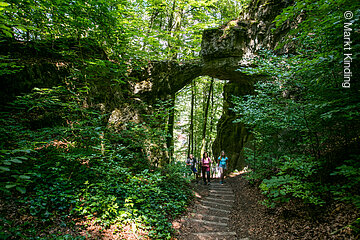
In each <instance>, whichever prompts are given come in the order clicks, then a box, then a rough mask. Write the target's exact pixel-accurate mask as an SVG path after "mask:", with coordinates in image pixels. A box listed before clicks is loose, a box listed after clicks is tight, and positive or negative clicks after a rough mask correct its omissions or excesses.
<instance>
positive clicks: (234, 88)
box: [201, 0, 291, 170]
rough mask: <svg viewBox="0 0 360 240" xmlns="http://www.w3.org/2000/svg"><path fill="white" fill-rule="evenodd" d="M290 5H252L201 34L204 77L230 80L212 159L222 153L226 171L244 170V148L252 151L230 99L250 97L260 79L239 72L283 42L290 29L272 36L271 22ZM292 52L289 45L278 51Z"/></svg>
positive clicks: (263, 0)
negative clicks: (231, 19)
mask: <svg viewBox="0 0 360 240" xmlns="http://www.w3.org/2000/svg"><path fill="white" fill-rule="evenodd" d="M288 5H289V1H271V0H260V1H252V3H251V4H250V7H249V11H248V12H246V13H245V14H243V15H242V16H241V17H240V18H239V19H236V20H233V21H230V22H228V23H227V24H225V25H224V26H222V27H220V28H218V29H209V30H205V31H204V32H203V38H202V44H201V47H202V49H201V56H202V59H203V62H204V67H203V75H209V76H212V77H216V78H219V79H223V80H229V81H228V82H227V83H226V84H225V86H224V113H223V115H222V117H221V119H220V120H219V123H218V126H217V137H216V139H215V141H214V144H213V153H214V154H215V157H217V156H219V154H220V152H221V150H224V151H225V152H226V153H227V155H228V157H229V169H230V170H234V169H239V170H240V169H242V168H243V167H244V166H245V161H244V160H245V159H244V147H250V148H251V147H252V146H251V144H250V140H251V139H252V135H251V134H250V133H249V131H248V130H247V128H246V126H244V125H243V124H241V123H234V122H233V121H234V120H235V119H236V116H235V114H234V113H233V112H232V111H231V110H230V109H229V108H231V107H232V99H231V98H232V96H233V95H234V96H244V95H247V94H253V84H254V83H255V82H256V81H258V80H259V79H261V78H262V77H263V76H248V75H245V74H243V73H241V71H239V70H238V69H239V68H240V67H246V66H248V62H249V61H248V59H251V58H253V57H254V56H256V54H257V52H258V51H259V50H260V49H262V48H267V49H275V48H276V47H277V45H278V44H279V43H280V42H281V41H282V38H283V36H284V34H285V33H286V32H287V31H288V30H289V26H286V25H285V26H283V28H282V29H281V30H277V31H276V32H273V31H272V29H273V28H274V25H275V24H274V23H273V20H274V19H275V17H276V16H277V15H278V14H279V13H280V12H281V10H282V9H283V8H284V7H286V6H288ZM289 51H291V45H285V47H283V48H281V49H279V50H278V52H279V53H285V52H289Z"/></svg>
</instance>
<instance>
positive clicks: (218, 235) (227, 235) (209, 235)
mask: <svg viewBox="0 0 360 240" xmlns="http://www.w3.org/2000/svg"><path fill="white" fill-rule="evenodd" d="M193 235H194V236H196V237H197V239H199V240H203V239H204V240H205V239H206V240H209V239H219V240H220V239H221V240H230V239H231V240H235V239H237V238H236V233H235V232H199V233H193Z"/></svg>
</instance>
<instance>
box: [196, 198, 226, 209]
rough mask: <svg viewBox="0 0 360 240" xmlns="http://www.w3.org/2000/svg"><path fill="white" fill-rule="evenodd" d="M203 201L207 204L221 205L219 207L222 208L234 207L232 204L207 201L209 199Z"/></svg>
mask: <svg viewBox="0 0 360 240" xmlns="http://www.w3.org/2000/svg"><path fill="white" fill-rule="evenodd" d="M202 203H203V204H205V205H211V206H216V207H219V208H220V207H221V208H220V209H222V208H224V207H226V208H228V209H230V208H231V207H232V204H226V203H218V202H210V201H207V200H203V201H202Z"/></svg>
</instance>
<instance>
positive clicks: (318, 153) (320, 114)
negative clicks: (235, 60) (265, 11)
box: [233, 1, 360, 206]
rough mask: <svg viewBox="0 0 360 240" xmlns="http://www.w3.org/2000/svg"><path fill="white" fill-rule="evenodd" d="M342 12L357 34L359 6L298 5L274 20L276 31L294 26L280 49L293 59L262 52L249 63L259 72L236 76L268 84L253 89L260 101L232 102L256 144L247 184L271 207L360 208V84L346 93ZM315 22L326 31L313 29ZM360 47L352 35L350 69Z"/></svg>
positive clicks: (249, 159) (341, 3)
mask: <svg viewBox="0 0 360 240" xmlns="http://www.w3.org/2000/svg"><path fill="white" fill-rule="evenodd" d="M343 9H346V10H348V11H352V12H353V13H354V17H353V19H352V20H349V21H350V22H351V24H352V27H353V29H358V27H359V21H358V16H359V14H360V12H359V8H358V4H353V3H351V2H350V1H315V2H311V3H310V2H309V1H297V2H296V3H294V5H292V6H290V7H288V8H286V9H285V10H284V11H283V13H282V14H280V15H279V16H278V17H277V19H276V20H275V22H276V24H277V28H281V27H282V26H283V24H285V23H286V22H291V23H292V24H296V26H297V27H296V28H295V27H294V28H291V30H290V32H289V33H288V35H287V36H286V38H284V39H289V40H285V41H284V42H283V43H282V44H280V46H279V48H281V47H283V48H290V50H291V51H292V54H288V55H279V54H276V52H274V51H269V50H265V49H264V50H262V51H260V52H259V56H258V57H256V58H255V59H252V61H253V66H254V67H248V68H241V69H239V71H242V72H244V73H247V74H259V75H263V76H266V77H265V78H264V79H263V80H261V81H259V82H257V83H256V84H255V86H254V87H255V95H251V96H245V97H234V104H235V107H234V109H233V110H234V112H235V113H237V114H238V116H239V118H238V120H237V122H242V123H244V124H246V125H247V126H249V130H250V131H251V132H252V133H253V135H254V137H255V139H254V141H253V142H252V146H251V147H250V149H248V150H247V151H246V156H247V162H248V164H249V165H250V166H251V168H252V170H251V171H250V174H249V175H248V177H249V178H250V179H253V180H259V181H260V182H261V184H260V188H261V189H262V191H263V193H264V194H265V195H266V196H267V197H268V198H267V200H266V204H267V205H268V206H274V205H275V204H276V203H280V202H287V201H288V200H289V199H290V198H300V199H302V200H303V201H304V202H305V203H309V204H315V205H323V204H324V203H325V202H326V201H327V200H330V199H329V196H332V197H331V198H333V199H338V200H344V201H348V202H351V203H353V204H355V205H356V206H359V204H358V194H356V193H355V192H356V191H358V187H356V186H358V176H359V173H358V171H357V169H358V164H357V160H356V159H358V156H359V154H360V153H359V151H358V150H359V149H358V148H357V147H356V146H358V144H359V139H358V136H359V131H358V130H357V129H359V128H358V126H359V124H360V118H359V114H358V112H359V109H360V104H359V103H360V101H359V100H360V99H359V90H358V89H359V88H358V84H357V83H356V82H352V83H351V88H350V89H346V88H342V87H341V86H342V82H343V74H342V73H343V70H344V66H343V63H344V56H343V55H342V52H341V51H340V50H339V49H342V48H343V41H342V39H341V38H340V37H339V36H343V31H344V25H343V24H341V23H343V22H344V21H347V20H342V19H341V18H343V12H342V11H343ZM299 19H301V21H299ZM314 22H321V24H319V25H317V26H316V28H314V27H313V23H314ZM357 39H358V37H357V36H355V35H352V41H353V44H352V46H351V47H352V51H353V56H352V58H353V63H352V64H353V65H352V66H351V68H352V69H355V68H356V67H357V66H358V52H359V48H360V45H359V44H358V43H356V41H357ZM294 43H295V45H294ZM355 75H356V76H358V74H357V73H354V76H353V79H356V76H355ZM350 126H351V127H350ZM347 159H348V160H347ZM345 160H346V161H345Z"/></svg>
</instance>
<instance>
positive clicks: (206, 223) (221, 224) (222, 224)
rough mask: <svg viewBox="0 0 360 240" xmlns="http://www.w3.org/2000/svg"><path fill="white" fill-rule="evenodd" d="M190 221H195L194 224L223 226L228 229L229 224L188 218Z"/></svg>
mask: <svg viewBox="0 0 360 240" xmlns="http://www.w3.org/2000/svg"><path fill="white" fill-rule="evenodd" d="M188 220H190V221H193V222H197V223H201V224H204V225H209V224H210V225H216V226H222V227H226V226H227V223H223V222H214V221H208V220H202V219H196V218H188Z"/></svg>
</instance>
